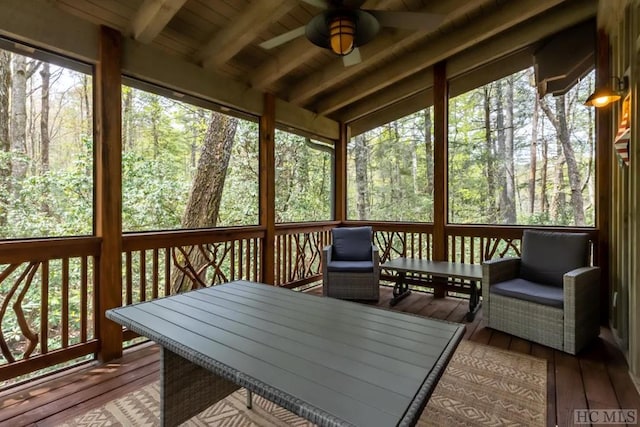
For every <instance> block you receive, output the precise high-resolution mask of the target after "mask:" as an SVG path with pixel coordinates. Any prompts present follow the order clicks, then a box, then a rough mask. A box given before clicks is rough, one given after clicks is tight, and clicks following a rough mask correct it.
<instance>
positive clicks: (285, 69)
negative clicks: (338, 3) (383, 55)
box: [251, 0, 402, 90]
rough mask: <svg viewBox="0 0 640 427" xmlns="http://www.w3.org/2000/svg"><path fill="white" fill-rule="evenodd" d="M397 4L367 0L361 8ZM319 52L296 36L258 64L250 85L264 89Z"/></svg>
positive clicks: (397, 0) (397, 2) (396, 1)
mask: <svg viewBox="0 0 640 427" xmlns="http://www.w3.org/2000/svg"><path fill="white" fill-rule="evenodd" d="M399 5H402V1H401V0H368V1H367V2H365V3H364V4H363V5H362V8H363V9H376V10H384V9H388V8H394V7H398V6H399ZM274 51H275V49H274ZM321 53H322V49H321V48H319V47H317V46H315V45H314V44H312V43H311V42H309V40H307V39H306V37H300V38H297V39H295V40H293V41H292V42H290V43H288V44H287V45H286V46H284V47H283V48H281V49H280V50H279V51H277V53H275V54H274V56H273V57H272V58H271V59H269V60H267V61H265V62H264V63H263V64H261V65H260V67H259V68H258V69H257V70H256V71H255V73H254V74H253V77H252V78H251V86H252V87H254V88H256V89H260V90H263V89H266V88H267V87H268V86H269V85H270V84H271V83H273V82H275V81H277V80H279V79H280V78H282V77H283V76H284V75H286V74H287V73H289V72H291V71H292V70H295V69H296V68H298V67H299V66H301V65H302V64H304V63H305V62H307V61H309V60H310V59H312V58H313V57H315V56H318V55H320V54H321ZM340 66H342V62H340Z"/></svg>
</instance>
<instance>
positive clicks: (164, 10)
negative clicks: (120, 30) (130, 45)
mask: <svg viewBox="0 0 640 427" xmlns="http://www.w3.org/2000/svg"><path fill="white" fill-rule="evenodd" d="M186 1H187V0H145V2H144V3H143V4H142V6H140V9H138V12H137V13H136V15H135V16H134V17H133V19H132V20H131V34H132V35H133V38H134V39H136V40H138V41H139V42H140V43H151V41H152V40H153V39H155V38H156V37H157V36H158V34H160V32H161V31H162V29H163V28H164V27H166V26H167V24H168V23H169V21H171V18H173V16H174V15H175V14H176V13H177V12H178V10H180V8H181V7H182V6H183V5H184V4H185V3H186Z"/></svg>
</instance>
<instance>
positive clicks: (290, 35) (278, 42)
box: [258, 27, 304, 50]
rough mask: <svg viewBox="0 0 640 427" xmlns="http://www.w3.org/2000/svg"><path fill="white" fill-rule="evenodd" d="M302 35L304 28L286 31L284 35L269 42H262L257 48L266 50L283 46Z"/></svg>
mask: <svg viewBox="0 0 640 427" xmlns="http://www.w3.org/2000/svg"><path fill="white" fill-rule="evenodd" d="M302 35H304V27H298V28H296V29H295V30H291V31H287V32H286V33H283V34H280V35H279V36H275V37H273V38H271V39H269V40H266V41H263V42H262V43H260V44H259V45H258V46H260V47H261V48H263V49H267V50H268V49H273V48H274V47H277V46H280V45H281V44H285V43H286V42H288V41H291V40H293V39H295V38H296V37H300V36H302Z"/></svg>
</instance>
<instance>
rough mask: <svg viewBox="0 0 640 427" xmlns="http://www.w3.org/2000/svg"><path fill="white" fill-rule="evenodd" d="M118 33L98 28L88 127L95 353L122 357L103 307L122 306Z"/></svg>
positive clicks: (117, 333)
mask: <svg viewBox="0 0 640 427" xmlns="http://www.w3.org/2000/svg"><path fill="white" fill-rule="evenodd" d="M121 56H122V35H121V34H120V33H119V32H118V31H116V30H113V29H111V28H108V27H100V48H99V58H98V64H97V66H96V72H95V82H94V88H95V96H94V129H95V130H94V132H95V141H96V147H95V153H96V154H95V159H96V184H95V185H96V207H95V228H96V235H97V236H98V237H100V238H102V250H101V252H100V256H99V261H98V272H97V275H96V286H97V298H96V299H97V301H96V303H97V304H96V319H97V320H96V323H97V328H96V330H97V333H98V339H99V340H100V349H99V351H98V358H99V359H100V360H101V361H103V362H106V361H109V360H112V359H116V358H118V357H121V356H122V326H120V325H119V324H117V323H115V322H112V321H111V320H108V319H107V318H106V317H105V311H106V310H108V309H110V308H115V307H120V306H121V305H122V267H121V254H122V214H121V212H122V191H121V188H122V182H121V180H122V172H121V170H122V138H121V130H122V129H121V127H122V117H121V114H122V113H121V108H122V106H121V102H120V100H121V87H122V86H121V83H122V82H121V80H122V79H121V66H120V61H121Z"/></svg>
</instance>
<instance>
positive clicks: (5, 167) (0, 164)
mask: <svg viewBox="0 0 640 427" xmlns="http://www.w3.org/2000/svg"><path fill="white" fill-rule="evenodd" d="M10 91H11V53H9V52H7V51H4V50H0V188H1V189H2V191H0V226H3V225H5V224H6V223H7V209H8V207H9V206H8V195H9V194H8V193H9V191H8V190H9V189H10V187H11V185H10V180H9V178H10V177H11V162H10V161H9V153H10V152H11V141H10V139H9V98H10ZM0 235H1V233H0Z"/></svg>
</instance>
